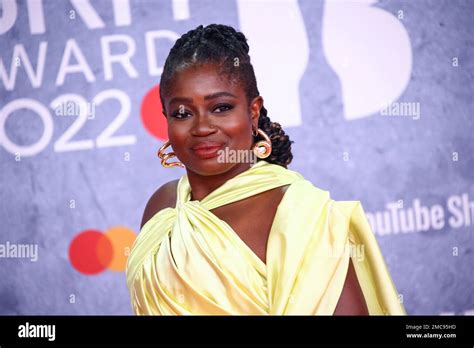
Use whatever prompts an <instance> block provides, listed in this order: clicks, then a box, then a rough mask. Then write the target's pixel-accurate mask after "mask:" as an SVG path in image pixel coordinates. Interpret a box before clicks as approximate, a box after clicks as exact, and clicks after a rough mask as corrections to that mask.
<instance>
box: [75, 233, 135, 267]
mask: <svg viewBox="0 0 474 348" xmlns="http://www.w3.org/2000/svg"><path fill="white" fill-rule="evenodd" d="M135 238H136V234H135V232H133V231H132V230H131V229H129V228H127V227H123V226H115V227H112V228H109V229H108V230H106V231H104V232H101V231H99V230H85V231H82V232H80V233H78V234H77V235H76V237H75V238H74V239H73V240H72V241H71V244H70V245H69V261H70V262H71V264H72V266H73V267H74V268H75V269H76V270H77V271H78V272H80V273H82V274H86V275H93V274H98V273H100V272H103V271H105V270H106V269H109V270H111V271H114V272H123V271H125V267H126V264H127V259H128V255H129V254H130V250H131V248H132V245H133V243H134V242H135Z"/></svg>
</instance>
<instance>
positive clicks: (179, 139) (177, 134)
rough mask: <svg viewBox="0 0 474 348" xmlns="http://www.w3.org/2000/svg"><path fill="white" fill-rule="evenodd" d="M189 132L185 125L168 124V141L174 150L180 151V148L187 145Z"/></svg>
mask: <svg viewBox="0 0 474 348" xmlns="http://www.w3.org/2000/svg"><path fill="white" fill-rule="evenodd" d="M188 136H189V131H188V130H187V128H186V127H185V126H184V125H176V124H168V139H169V140H170V142H171V144H172V145H173V149H175V150H178V151H179V147H180V146H183V145H184V144H185V143H186V139H187V137H188Z"/></svg>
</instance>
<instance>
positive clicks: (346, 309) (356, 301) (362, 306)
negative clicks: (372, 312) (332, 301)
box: [334, 259, 369, 315]
mask: <svg viewBox="0 0 474 348" xmlns="http://www.w3.org/2000/svg"><path fill="white" fill-rule="evenodd" d="M334 315H369V310H368V309H367V304H366V302H365V299H364V294H363V293H362V289H361V288H360V285H359V281H358V280H357V275H356V273H355V270H354V265H353V263H352V259H349V269H348V271H347V277H346V281H345V283H344V288H343V289H342V293H341V297H340V298H339V302H338V303H337V306H336V309H335V311H334Z"/></svg>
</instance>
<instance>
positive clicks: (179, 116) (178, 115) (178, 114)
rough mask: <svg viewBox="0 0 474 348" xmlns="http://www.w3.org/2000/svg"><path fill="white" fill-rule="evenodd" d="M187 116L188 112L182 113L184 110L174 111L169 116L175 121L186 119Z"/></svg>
mask: <svg viewBox="0 0 474 348" xmlns="http://www.w3.org/2000/svg"><path fill="white" fill-rule="evenodd" d="M187 115H189V112H187V111H184V110H176V111H175V112H173V113H172V114H171V116H173V117H174V118H177V119H183V118H186V117H187Z"/></svg>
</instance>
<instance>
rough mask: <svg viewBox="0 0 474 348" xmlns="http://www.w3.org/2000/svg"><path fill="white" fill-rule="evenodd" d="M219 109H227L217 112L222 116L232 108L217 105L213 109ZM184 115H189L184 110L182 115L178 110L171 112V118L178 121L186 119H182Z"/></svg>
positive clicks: (228, 105) (230, 106) (227, 105)
mask: <svg viewBox="0 0 474 348" xmlns="http://www.w3.org/2000/svg"><path fill="white" fill-rule="evenodd" d="M219 108H227V110H224V111H221V112H219V114H222V113H223V112H226V111H229V110H232V109H233V108H234V107H233V106H232V105H230V104H219V105H216V107H215V108H214V109H219ZM186 114H189V112H187V111H186V110H184V112H183V113H180V112H179V110H176V111H175V112H173V113H172V114H171V116H172V117H174V118H176V119H178V120H182V119H185V118H186V117H184V115H186ZM178 115H180V117H178Z"/></svg>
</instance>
